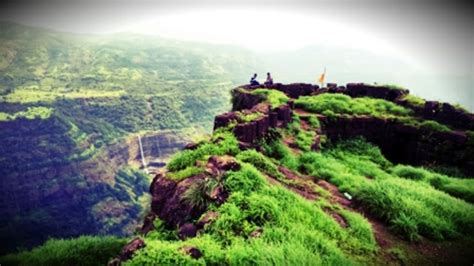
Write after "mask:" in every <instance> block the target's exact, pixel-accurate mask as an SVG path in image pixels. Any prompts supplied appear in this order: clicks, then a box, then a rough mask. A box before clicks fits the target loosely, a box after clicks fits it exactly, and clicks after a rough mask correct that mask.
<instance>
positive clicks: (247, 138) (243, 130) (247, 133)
mask: <svg viewBox="0 0 474 266" xmlns="http://www.w3.org/2000/svg"><path fill="white" fill-rule="evenodd" d="M234 135H235V137H236V138H237V139H238V140H239V141H243V142H248V143H253V142H254V141H255V140H256V139H257V123H256V122H255V121H252V122H248V123H245V124H238V125H236V126H235V128H234Z"/></svg>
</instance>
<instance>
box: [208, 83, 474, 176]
mask: <svg viewBox="0 0 474 266" xmlns="http://www.w3.org/2000/svg"><path fill="white" fill-rule="evenodd" d="M258 88H265V89H276V90H279V91H282V92H284V93H285V94H286V95H287V96H288V97H290V98H291V99H290V100H289V101H288V104H284V105H281V106H278V107H276V108H273V109H271V108H266V109H265V108H263V110H264V112H263V116H262V117H260V118H258V119H256V120H254V121H251V122H242V121H239V119H238V116H239V115H238V113H236V112H229V113H225V114H222V115H219V116H217V117H216V118H215V123H214V129H217V128H219V127H226V126H228V125H230V124H231V123H234V124H235V125H234V127H233V132H234V134H235V135H236V137H237V138H238V139H239V140H240V141H241V142H243V143H247V144H246V145H244V146H246V147H252V145H251V144H254V143H256V142H257V141H258V139H260V138H262V137H263V136H265V135H266V134H267V133H268V132H269V130H270V129H271V128H277V127H285V126H286V125H287V124H288V122H290V121H291V119H292V118H291V117H292V113H293V108H294V107H293V104H292V103H293V99H296V98H298V97H300V96H307V95H317V94H321V93H343V94H346V95H349V96H351V97H371V98H378V99H384V100H387V101H391V102H394V103H396V104H400V105H403V106H405V107H409V108H411V109H413V110H414V113H415V115H417V116H419V117H421V118H424V119H430V120H434V121H438V122H440V123H443V124H447V125H449V126H451V127H453V128H455V130H451V131H447V132H441V131H436V130H430V129H427V128H419V127H416V126H412V125H407V124H403V123H401V122H397V121H396V120H386V119H380V118H374V117H364V116H360V117H357V116H352V117H345V116H341V117H339V118H331V119H329V118H326V117H324V116H320V120H321V122H322V128H321V129H322V132H317V133H318V134H316V137H315V140H314V143H313V146H312V150H317V149H318V148H319V144H320V136H321V135H326V136H327V137H328V138H329V139H331V140H336V139H344V138H352V137H356V136H363V137H365V138H366V139H367V140H369V141H371V142H374V143H376V144H377V145H379V146H380V147H381V149H382V152H383V153H384V154H385V156H386V157H387V158H389V159H390V160H393V161H394V162H399V163H410V164H414V165H422V164H447V165H456V166H459V167H460V168H461V169H462V170H464V171H465V172H466V173H469V172H471V173H472V172H473V171H474V162H473V160H472V158H474V144H473V143H470V142H469V138H468V136H467V135H466V132H465V130H474V115H473V114H471V113H469V112H466V111H464V110H462V109H460V108H457V107H454V106H453V105H451V104H448V103H439V102H431V101H427V102H426V104H425V105H424V107H417V106H413V105H409V104H408V103H407V102H406V101H405V100H403V99H404V96H406V95H407V94H409V91H408V90H405V89H400V88H394V87H392V86H378V85H368V84H364V83H349V84H347V85H346V86H345V87H344V86H337V84H334V83H330V84H328V87H327V88H319V87H318V86H314V85H311V84H302V83H295V84H288V85H284V84H274V85H270V86H266V85H259V86H241V87H238V88H236V89H234V90H233V96H234V97H235V98H237V99H239V101H238V102H239V105H238V106H234V109H235V110H238V111H240V112H246V111H247V112H257V110H258V111H261V110H262V107H261V106H262V105H264V104H263V103H262V101H264V100H263V99H261V98H259V99H258V100H257V98H252V97H253V96H252V95H253V94H251V93H250V92H251V91H252V90H255V89H258ZM243 108H246V109H243Z"/></svg>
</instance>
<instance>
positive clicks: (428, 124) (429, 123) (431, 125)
mask: <svg viewBox="0 0 474 266" xmlns="http://www.w3.org/2000/svg"><path fill="white" fill-rule="evenodd" d="M419 126H420V128H424V129H427V130H433V131H439V132H446V131H451V129H450V128H449V127H448V126H445V125H443V124H440V123H438V122H436V121H433V120H425V121H423V122H421V123H420V124H419Z"/></svg>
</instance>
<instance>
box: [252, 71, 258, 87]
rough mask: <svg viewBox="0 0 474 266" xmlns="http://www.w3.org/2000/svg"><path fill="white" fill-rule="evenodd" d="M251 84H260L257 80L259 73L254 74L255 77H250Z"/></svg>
mask: <svg viewBox="0 0 474 266" xmlns="http://www.w3.org/2000/svg"><path fill="white" fill-rule="evenodd" d="M250 85H260V83H258V81H257V73H255V74H253V77H252V78H251V79H250Z"/></svg>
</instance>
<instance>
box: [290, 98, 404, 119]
mask: <svg viewBox="0 0 474 266" xmlns="http://www.w3.org/2000/svg"><path fill="white" fill-rule="evenodd" d="M295 105H296V106H297V107H301V108H303V109H305V110H307V111H309V112H315V113H322V114H324V115H326V116H329V117H333V116H335V114H348V115H370V116H374V117H396V116H408V115H410V114H411V113H412V111H411V110H409V109H406V108H404V107H401V106H398V105H396V104H394V103H392V102H389V101H386V100H381V99H373V98H368V97H362V98H351V97H349V96H347V95H344V94H337V93H336V94H329V93H324V94H320V95H317V96H303V97H300V98H298V99H297V100H296V101H295Z"/></svg>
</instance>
